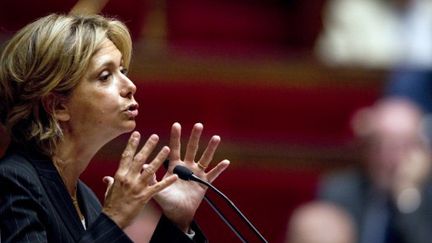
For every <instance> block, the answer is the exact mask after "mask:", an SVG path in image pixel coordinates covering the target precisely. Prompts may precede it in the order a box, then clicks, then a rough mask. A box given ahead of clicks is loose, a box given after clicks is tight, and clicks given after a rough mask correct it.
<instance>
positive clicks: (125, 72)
mask: <svg viewBox="0 0 432 243" xmlns="http://www.w3.org/2000/svg"><path fill="white" fill-rule="evenodd" d="M120 72H121V73H122V74H124V75H127V73H128V69H127V68H124V67H121V68H120Z"/></svg>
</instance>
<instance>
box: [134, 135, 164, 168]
mask: <svg viewBox="0 0 432 243" xmlns="http://www.w3.org/2000/svg"><path fill="white" fill-rule="evenodd" d="M158 141H159V137H158V135H156V134H152V135H151V136H150V137H149V138H148V139H147V141H146V143H145V144H144V146H143V147H142V149H141V150H140V151H139V152H138V153H137V154H136V155H135V157H134V159H133V162H132V165H131V170H130V172H132V173H140V172H141V169H142V166H143V164H144V163H145V162H146V160H147V159H148V157H149V156H150V154H151V153H152V152H153V150H154V149H155V148H156V145H157V143H158Z"/></svg>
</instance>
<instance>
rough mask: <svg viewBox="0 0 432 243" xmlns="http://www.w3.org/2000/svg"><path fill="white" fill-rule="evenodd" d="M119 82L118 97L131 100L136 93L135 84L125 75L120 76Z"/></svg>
mask: <svg viewBox="0 0 432 243" xmlns="http://www.w3.org/2000/svg"><path fill="white" fill-rule="evenodd" d="M121 81H122V82H121V83H122V87H121V90H120V95H121V96H122V97H125V98H132V97H133V96H134V94H135V92H136V86H135V84H134V83H133V82H132V80H130V79H129V78H128V77H127V76H126V75H122V78H121Z"/></svg>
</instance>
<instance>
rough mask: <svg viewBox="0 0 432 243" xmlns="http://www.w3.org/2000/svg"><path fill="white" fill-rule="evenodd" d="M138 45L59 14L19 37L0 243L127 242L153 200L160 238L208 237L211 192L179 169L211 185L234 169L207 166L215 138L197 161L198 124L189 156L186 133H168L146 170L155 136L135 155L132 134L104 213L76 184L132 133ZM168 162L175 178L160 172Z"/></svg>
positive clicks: (91, 19) (1, 110)
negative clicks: (132, 69)
mask: <svg viewBox="0 0 432 243" xmlns="http://www.w3.org/2000/svg"><path fill="white" fill-rule="evenodd" d="M130 57H131V39H130V36H129V33H128V30H127V28H126V27H125V26H124V24H122V23H121V22H119V21H117V20H113V19H106V18H103V17H101V16H65V15H56V14H52V15H49V16H47V17H44V18H41V19H39V20H37V21H35V22H33V23H31V24H29V25H28V26H26V27H24V28H23V29H22V30H21V31H19V32H18V33H17V34H16V35H15V36H14V37H13V38H12V39H11V40H10V41H9V43H8V44H7V45H6V47H5V49H4V51H3V53H2V56H1V59H0V119H1V122H2V124H4V125H5V127H6V129H7V131H8V133H9V135H10V137H11V145H10V147H9V149H8V151H7V152H6V155H5V156H4V158H2V159H1V160H0V227H1V228H0V229H1V241H2V242H16V241H26V242H30V241H31V242H35V241H37V242H39V241H42V242H46V241H48V242H78V241H80V242H104V241H105V242H106V241H108V242H117V241H118V242H123V241H124V242H129V241H130V239H129V238H128V236H127V235H126V234H125V233H124V232H123V229H125V228H126V227H127V226H128V225H130V224H131V222H132V221H133V219H134V218H135V217H136V216H137V214H138V212H139V211H140V210H141V209H142V208H143V206H144V205H145V204H146V203H147V202H148V201H149V200H150V199H151V198H153V197H154V198H155V199H156V201H157V202H158V204H159V205H160V208H161V209H162V213H163V216H161V219H160V220H159V223H158V225H157V228H156V230H155V232H154V234H153V236H152V241H153V242H189V241H196V242H199V241H205V237H204V236H203V235H202V234H201V232H200V231H199V229H198V228H197V226H196V225H195V224H194V223H193V217H194V214H195V212H196V210H197V208H198V206H199V204H200V203H201V201H202V198H203V196H204V193H205V188H203V187H201V186H199V185H197V184H194V183H190V182H185V181H181V180H177V176H176V175H172V169H173V167H175V166H176V165H178V164H181V165H184V166H187V167H188V168H189V169H191V170H192V171H194V173H195V174H196V175H198V176H200V177H201V178H203V179H205V180H208V181H213V180H214V179H216V178H217V177H218V175H219V174H220V173H222V172H223V171H224V170H225V169H226V168H227V167H228V165H229V161H227V160H224V161H222V162H220V163H219V164H218V165H216V166H215V167H214V168H213V169H212V170H210V171H209V172H208V173H206V172H205V169H206V167H207V166H208V165H209V163H210V161H211V160H212V157H213V154H214V152H215V150H216V148H217V146H218V144H219V141H220V139H219V137H218V136H213V137H212V138H211V140H210V142H209V145H208V147H207V148H206V150H205V152H204V153H203V155H202V157H201V158H200V159H199V160H198V162H197V163H196V162H195V155H196V152H197V149H198V142H199V138H200V134H201V132H202V129H203V127H202V125H201V124H195V126H194V127H193V129H192V133H191V138H190V140H189V142H188V145H187V149H186V154H185V157H184V159H183V160H182V159H181V156H180V133H181V131H180V130H181V127H180V125H179V124H178V123H175V124H174V125H173V126H172V129H171V139H170V148H168V147H166V146H165V147H163V148H162V149H161V151H160V152H159V153H158V154H157V155H156V157H155V158H154V159H153V160H152V161H151V162H150V163H148V164H146V161H147V160H148V159H149V155H150V154H151V152H152V151H153V150H154V148H155V146H156V144H157V142H158V137H157V135H152V136H150V138H149V139H148V140H147V142H146V143H145V145H144V146H143V147H142V149H140V150H139V151H138V152H137V149H138V144H139V141H140V134H139V133H138V132H137V131H134V132H133V133H132V134H131V136H130V139H129V141H128V143H127V146H126V148H125V150H124V152H123V154H122V156H121V160H120V165H119V168H118V170H117V172H116V173H115V176H114V178H112V177H105V178H104V181H105V182H107V183H108V189H107V193H106V198H105V202H104V205H103V207H102V206H101V205H100V204H99V202H98V201H97V199H96V197H95V195H94V194H93V192H92V191H91V190H90V189H89V188H88V187H87V186H86V185H85V184H84V183H82V182H81V181H80V180H79V176H80V175H81V173H82V172H83V171H84V170H85V169H86V167H87V166H88V164H89V162H90V160H91V158H92V157H93V156H94V155H95V154H96V152H97V151H98V150H99V149H100V148H101V147H102V146H103V145H105V144H106V143H107V142H109V141H110V140H112V139H114V138H115V137H117V136H119V135H120V134H123V133H126V132H131V131H133V129H134V128H135V125H136V124H135V117H136V116H137V115H138V103H137V102H136V101H135V99H134V94H135V91H136V86H135V85H134V84H133V82H132V81H131V80H129V79H128V77H127V76H126V72H127V67H128V66H129V61H130ZM166 158H169V161H170V164H169V167H168V172H167V173H166V175H165V176H164V178H163V179H162V180H161V181H159V182H158V181H156V179H155V171H156V170H157V169H158V168H159V166H160V165H161V164H162V162H163V161H164V160H165V159H166Z"/></svg>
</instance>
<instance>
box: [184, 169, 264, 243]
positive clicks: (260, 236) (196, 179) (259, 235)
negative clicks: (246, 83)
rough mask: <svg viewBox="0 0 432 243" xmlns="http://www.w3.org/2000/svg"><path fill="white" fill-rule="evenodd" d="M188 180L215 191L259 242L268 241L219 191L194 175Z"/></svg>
mask: <svg viewBox="0 0 432 243" xmlns="http://www.w3.org/2000/svg"><path fill="white" fill-rule="evenodd" d="M189 179H190V180H193V181H196V182H199V183H202V184H204V185H206V186H208V187H210V188H211V189H212V190H213V191H215V192H216V193H217V194H218V195H219V196H221V197H222V198H223V199H224V200H225V201H226V202H227V203H228V205H229V206H230V207H231V208H232V209H233V210H234V211H235V212H236V213H237V215H238V216H239V217H240V218H241V219H242V220H243V221H244V222H246V224H247V226H248V227H249V228H250V229H251V230H252V232H254V233H255V234H256V235H257V236H258V238H260V240H261V241H262V242H265V243H268V241H267V240H266V239H265V238H264V236H262V234H261V233H260V232H259V231H258V230H257V229H256V228H255V226H254V225H253V224H252V223H251V222H250V221H249V220H248V219H247V218H246V216H245V215H244V214H243V213H242V212H241V211H240V209H238V208H237V207H236V205H234V203H233V202H232V201H231V200H230V199H229V198H228V197H227V196H225V194H223V193H222V192H221V191H219V190H218V189H217V188H216V187H214V186H213V185H212V184H210V183H208V182H207V181H204V180H201V178H199V177H197V176H196V175H194V174H192V175H191V176H190V178H189Z"/></svg>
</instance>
